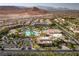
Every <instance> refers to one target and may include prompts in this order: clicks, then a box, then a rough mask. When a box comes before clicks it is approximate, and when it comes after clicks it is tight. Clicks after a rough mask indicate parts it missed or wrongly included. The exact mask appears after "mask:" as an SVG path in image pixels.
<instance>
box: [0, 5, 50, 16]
mask: <svg viewBox="0 0 79 59" xmlns="http://www.w3.org/2000/svg"><path fill="white" fill-rule="evenodd" d="M48 12H49V11H47V10H45V9H41V8H38V7H23V6H0V14H21V13H22V14H23V13H25V14H30V15H37V14H46V13H48Z"/></svg>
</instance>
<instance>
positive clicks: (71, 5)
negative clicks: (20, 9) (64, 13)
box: [0, 3, 79, 10]
mask: <svg viewBox="0 0 79 59" xmlns="http://www.w3.org/2000/svg"><path fill="white" fill-rule="evenodd" d="M0 6H25V7H33V6H48V7H55V8H58V7H62V8H69V9H77V10H79V3H0Z"/></svg>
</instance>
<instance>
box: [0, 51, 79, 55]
mask: <svg viewBox="0 0 79 59" xmlns="http://www.w3.org/2000/svg"><path fill="white" fill-rule="evenodd" d="M27 52H28V53H30V52H52V53H53V52H57V53H63V52H78V53H79V50H5V51H0V56H12V55H15V54H17V53H27Z"/></svg>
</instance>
